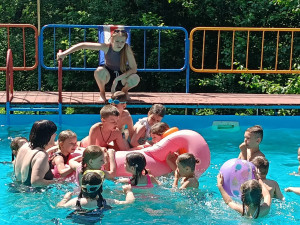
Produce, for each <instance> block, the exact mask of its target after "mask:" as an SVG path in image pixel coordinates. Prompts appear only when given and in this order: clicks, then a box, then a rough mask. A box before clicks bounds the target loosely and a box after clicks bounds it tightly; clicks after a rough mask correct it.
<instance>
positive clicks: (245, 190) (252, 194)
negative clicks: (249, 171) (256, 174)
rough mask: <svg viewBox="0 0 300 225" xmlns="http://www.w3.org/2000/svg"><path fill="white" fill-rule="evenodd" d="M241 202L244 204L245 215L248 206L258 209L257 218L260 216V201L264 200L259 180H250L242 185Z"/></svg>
mask: <svg viewBox="0 0 300 225" xmlns="http://www.w3.org/2000/svg"><path fill="white" fill-rule="evenodd" d="M241 193H242V195H241V200H242V203H243V215H244V212H245V210H244V208H245V205H246V206H253V207H258V212H257V214H256V218H257V216H258V215H259V210H260V201H261V198H262V187H261V185H260V184H259V183H258V181H257V180H248V181H246V182H245V183H243V184H242V185H241Z"/></svg>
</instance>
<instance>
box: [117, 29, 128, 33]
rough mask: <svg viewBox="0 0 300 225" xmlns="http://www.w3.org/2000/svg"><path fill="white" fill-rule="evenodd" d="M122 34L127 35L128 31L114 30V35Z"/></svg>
mask: <svg viewBox="0 0 300 225" xmlns="http://www.w3.org/2000/svg"><path fill="white" fill-rule="evenodd" d="M120 32H121V33H123V34H125V33H127V32H126V30H118V29H116V30H114V33H120Z"/></svg>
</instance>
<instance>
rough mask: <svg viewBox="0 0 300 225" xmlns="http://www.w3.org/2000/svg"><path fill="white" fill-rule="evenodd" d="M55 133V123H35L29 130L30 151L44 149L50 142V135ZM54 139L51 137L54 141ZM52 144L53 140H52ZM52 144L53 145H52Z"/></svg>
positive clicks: (43, 121) (41, 121)
mask: <svg viewBox="0 0 300 225" xmlns="http://www.w3.org/2000/svg"><path fill="white" fill-rule="evenodd" d="M56 131H57V127H56V125H55V123H53V122H52V121H50V120H39V121H36V122H35V123H34V124H33V125H32V128H31V131H30V135H29V142H30V145H31V148H32V149H35V148H37V147H39V148H43V149H44V148H45V147H46V146H47V145H48V143H49V142H50V140H51V137H52V135H54V134H55V132H56ZM54 138H55V137H53V139H54ZM53 142H54V140H53ZM53 144H54V143H53Z"/></svg>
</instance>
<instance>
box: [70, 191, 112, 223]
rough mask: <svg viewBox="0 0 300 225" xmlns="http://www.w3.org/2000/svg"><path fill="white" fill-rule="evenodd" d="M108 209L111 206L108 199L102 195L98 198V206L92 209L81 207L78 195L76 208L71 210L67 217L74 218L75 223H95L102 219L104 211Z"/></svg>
mask: <svg viewBox="0 0 300 225" xmlns="http://www.w3.org/2000/svg"><path fill="white" fill-rule="evenodd" d="M108 209H111V207H110V206H109V205H107V204H106V201H105V199H103V198H102V196H101V197H99V198H98V200H97V208H96V209H94V210H90V211H89V210H85V209H83V208H82V207H81V204H80V198H79V197H78V199H77V201H76V210H75V211H73V212H71V213H70V214H69V215H68V216H67V218H68V219H72V220H73V221H74V222H75V223H79V224H94V223H97V222H99V221H100V220H101V218H102V217H103V211H104V210H108Z"/></svg>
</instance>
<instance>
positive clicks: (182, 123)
mask: <svg viewBox="0 0 300 225" xmlns="http://www.w3.org/2000/svg"><path fill="white" fill-rule="evenodd" d="M145 116H146V115H132V118H133V122H134V123H135V122H136V121H137V120H138V119H139V118H142V117H145ZM42 119H48V120H52V121H53V122H55V123H56V124H57V125H59V117H58V115H21V114H12V115H10V116H9V119H8V118H7V116H6V115H0V125H1V126H6V125H29V124H33V123H34V122H35V121H37V120H42ZM162 121H163V122H166V123H168V124H169V125H170V126H171V127H172V126H176V127H178V128H179V129H183V128H189V129H196V128H197V127H199V128H205V127H210V126H212V124H213V122H214V121H238V122H239V125H240V126H253V125H256V124H258V125H262V126H264V127H268V128H271V129H272V128H296V129H299V128H300V116H234V115H224V116H220V115H218V116H213V115H212V116H193V115H166V116H165V117H164V118H163V120H162ZM96 122H100V115H99V114H72V115H62V124H63V125H65V126H66V125H70V126H77V125H78V126H86V125H92V124H94V123H96Z"/></svg>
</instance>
